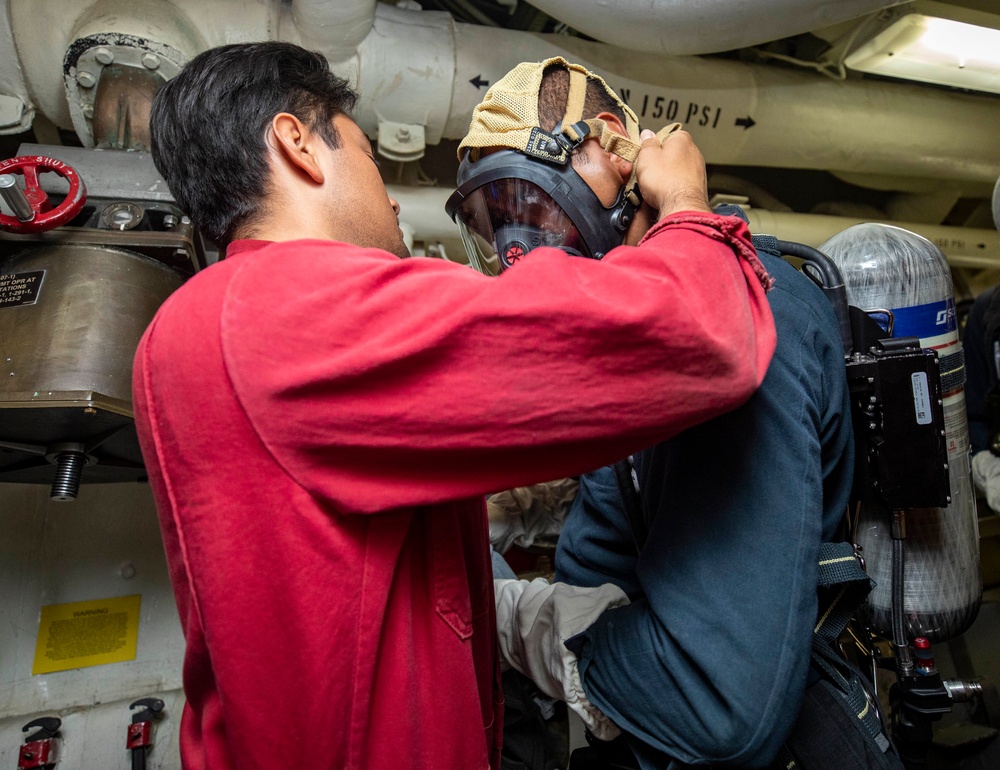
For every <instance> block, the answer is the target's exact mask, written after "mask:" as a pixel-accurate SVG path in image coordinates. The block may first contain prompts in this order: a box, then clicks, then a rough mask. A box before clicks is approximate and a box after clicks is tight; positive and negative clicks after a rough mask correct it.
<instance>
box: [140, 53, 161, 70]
mask: <svg viewBox="0 0 1000 770" xmlns="http://www.w3.org/2000/svg"><path fill="white" fill-rule="evenodd" d="M142 66H143V67H145V68H146V69H148V70H155V69H158V68H159V66H160V57H159V56H157V55H156V54H155V53H144V54H143V55H142Z"/></svg>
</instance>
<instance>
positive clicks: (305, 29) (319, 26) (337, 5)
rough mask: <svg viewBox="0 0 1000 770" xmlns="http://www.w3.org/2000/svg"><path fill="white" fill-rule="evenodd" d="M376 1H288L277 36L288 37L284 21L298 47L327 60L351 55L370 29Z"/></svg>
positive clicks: (373, 18) (335, 60)
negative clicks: (314, 52) (292, 28)
mask: <svg viewBox="0 0 1000 770" xmlns="http://www.w3.org/2000/svg"><path fill="white" fill-rule="evenodd" d="M376 4H377V2H376V0H335V1H334V2H331V0H292V4H291V7H290V8H289V9H288V16H283V17H282V20H281V22H280V26H279V37H281V38H283V39H288V38H289V37H290V30H289V28H288V20H289V19H290V21H291V23H292V24H293V25H294V26H295V30H296V32H297V33H298V40H297V41H296V42H298V43H300V44H301V45H302V46H304V47H306V48H308V49H310V50H313V51H319V52H320V53H322V54H323V55H324V56H325V57H326V58H327V59H329V60H330V62H331V63H335V62H342V61H345V60H347V59H350V58H351V57H352V56H354V54H355V52H356V51H357V50H358V46H359V45H360V44H361V41H362V40H364V39H365V38H366V37H367V36H368V34H369V33H370V32H371V30H372V24H373V22H374V21H375V6H376Z"/></svg>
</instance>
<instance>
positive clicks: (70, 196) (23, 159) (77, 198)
mask: <svg viewBox="0 0 1000 770" xmlns="http://www.w3.org/2000/svg"><path fill="white" fill-rule="evenodd" d="M39 171H54V172H55V173H57V174H59V176H61V177H63V178H64V179H65V180H66V181H67V182H69V193H67V195H66V199H65V200H64V201H63V202H62V203H60V204H59V205H58V206H56V207H55V208H52V204H51V203H50V202H49V196H48V195H46V194H45V191H44V190H43V189H42V188H41V185H39V184H38V172H39ZM14 173H18V174H22V175H23V176H24V184H25V189H24V194H25V196H26V197H27V199H28V203H30V204H31V210H32V211H34V212H35V216H34V218H33V219H30V220H28V221H27V222H22V221H21V220H20V219H18V218H17V217H9V216H6V215H5V214H0V229H2V230H7V231H8V232H12V233H40V232H43V231H45V230H52V229H53V228H56V227H60V226H61V225H64V224H66V223H67V222H69V221H70V220H71V219H72V218H73V217H75V216H76V215H77V214H79V213H80V210H81V209H82V208H83V204H84V201H86V200H87V187H86V185H84V183H83V180H82V179H80V175H79V174H77V173H76V171H74V170H73V168H72V167H70V166H68V165H66V164H65V163H63V162H62V161H61V160H56V159H55V158H47V157H45V156H44V155H21V156H19V157H16V158H10V159H8V160H4V161H0V174H14Z"/></svg>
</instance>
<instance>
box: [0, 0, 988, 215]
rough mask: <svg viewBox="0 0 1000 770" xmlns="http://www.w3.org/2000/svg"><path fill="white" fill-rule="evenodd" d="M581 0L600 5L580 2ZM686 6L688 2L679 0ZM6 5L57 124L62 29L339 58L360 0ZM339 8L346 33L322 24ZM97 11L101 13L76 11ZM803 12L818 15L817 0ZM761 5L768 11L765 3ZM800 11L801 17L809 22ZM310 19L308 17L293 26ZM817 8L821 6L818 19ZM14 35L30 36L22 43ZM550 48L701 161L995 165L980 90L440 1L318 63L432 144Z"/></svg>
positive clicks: (929, 169)
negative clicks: (816, 69) (532, 27)
mask: <svg viewBox="0 0 1000 770" xmlns="http://www.w3.org/2000/svg"><path fill="white" fill-rule="evenodd" d="M137 2H138V3H139V4H140V5H141V6H142V8H143V9H144V10H143V14H142V18H137V17H135V16H134V15H133V12H132V11H131V10H130V9H132V8H134V7H135V4H136V3H137ZM847 4H851V3H847ZM581 5H583V6H584V7H585V8H587V9H589V10H590V11H592V12H593V13H595V14H597V13H599V12H603V11H602V10H601V8H602V7H599V6H598V4H597V3H596V2H591V3H586V4H581ZM616 5H617V6H623V5H626V4H616ZM629 5H635V4H629ZM647 5H648V4H647ZM686 5H689V6H691V7H694V6H695V5H697V6H698V7H701V5H702V4H701V3H700V2H698V3H694V2H693V0H692V2H690V3H687V4H686ZM813 5H815V3H814V4H813ZM830 5H831V6H837V7H839V6H841V5H844V4H843V3H835V4H830ZM328 6H329V7H328ZM334 6H336V8H335V7H334ZM10 7H11V21H12V29H13V31H14V39H15V41H16V42H18V43H19V51H20V53H21V60H20V61H21V66H22V68H23V70H24V74H25V80H26V82H27V84H28V87H29V90H30V92H31V93H32V94H33V95H34V97H35V99H36V106H38V107H39V108H40V109H41V110H42V111H43V112H44V113H45V114H46V115H47V116H48V117H49V118H50V119H51V120H52V121H53V122H54V123H56V124H57V125H59V126H61V127H64V128H65V127H67V123H68V122H69V121H68V112H67V109H66V96H65V93H64V92H63V88H62V83H61V81H60V78H59V76H58V70H57V69H56V68H54V67H53V66H52V63H53V62H52V59H53V52H56V51H59V52H61V51H64V50H65V46H66V45H67V44H68V42H67V41H70V42H71V41H72V40H74V39H75V37H74V34H75V32H74V31H89V30H94V29H97V26H98V25H97V22H98V20H99V21H100V26H101V28H102V29H106V31H108V32H118V31H125V32H128V33H131V34H138V35H140V36H144V37H149V38H151V39H159V40H161V41H163V42H169V43H171V45H173V46H174V47H176V48H177V49H178V50H180V51H182V52H183V53H184V54H185V55H186V56H188V57H190V56H193V55H194V54H196V53H198V51H199V50H203V48H204V47H209V46H212V45H218V44H220V43H222V42H232V41H235V40H244V39H247V40H261V39H273V38H275V37H280V36H281V35H283V34H285V33H287V34H288V35H290V36H297V37H301V34H302V32H303V30H300V29H299V27H298V26H297V24H298V23H299V22H301V23H302V24H303V25H304V26H305V27H306V30H305V33H306V34H307V35H317V34H319V31H320V30H322V31H323V33H324V34H327V33H329V34H330V35H331V36H332V37H331V39H330V40H328V41H327V43H328V45H329V46H330V47H331V50H333V49H339V52H337V53H335V54H331V55H336V56H342V55H343V54H344V52H345V50H344V49H345V47H346V48H350V46H351V43H352V41H353V40H354V39H356V38H357V37H358V36H359V35H360V34H361V31H362V30H363V29H364V26H365V24H367V21H366V20H367V18H368V16H367V15H366V14H367V13H368V12H369V10H370V8H371V0H354V1H353V2H351V3H349V4H347V5H346V6H344V5H343V4H341V3H321V2H320V1H319V0H296V2H295V3H293V5H292V6H285V5H284V4H282V3H280V2H278V0H270V2H266V3H259V2H249V0H217V2H213V3H212V4H211V5H209V4H207V3H205V2H204V0H172V2H169V3H167V2H155V3H154V2H153V0H128V2H126V0H99V1H98V2H97V3H95V4H94V5H92V6H81V8H84V9H85V10H86V13H84V11H81V12H80V13H81V15H80V16H79V17H78V18H76V19H73V18H69V19H66V18H64V17H65V16H67V14H66V13H65V10H66V6H65V4H63V3H56V2H53V1H52V0H36V2H34V3H27V2H17V3H13V4H12V5H11V6H10ZM712 7H715V6H714V5H713V6H712ZM343 8H346V9H347V10H346V11H344V13H345V14H346V15H345V16H344V17H343V18H345V19H346V20H347V21H346V22H345V27H344V28H345V29H347V34H346V37H342V36H341V34H342V31H341V28H340V26H339V25H337V24H335V23H334V22H333V20H334V19H335V18H336V16H335V14H336V13H338V12H339V11H338V9H340V10H342V9H343ZM154 9H155V10H156V13H155V14H154V13H152V11H153V10H154ZM97 10H100V11H101V13H99V14H97V15H96V16H95V15H94V14H92V13H91V11H97ZM147 10H148V11H150V13H148V14H147V13H146V11H147ZM829 12H830V13H833V11H829ZM324 13H325V14H328V15H322V14H324ZM815 13H821V11H820V10H818V6H817V10H815ZM116 14H117V16H116ZM785 15H789V14H787V13H786V14H785ZM766 17H767V19H768V20H770V22H771V23H772V24H779V25H780V23H781V21H780V19H779V18H778V17H777V16H776V15H775V14H774V13H773V9H772V8H771V7H769V12H768V13H767V14H766ZM811 18H812V20H811V21H810V22H809V23H813V24H816V23H821V21H820V20H819V19H817V18H816V17H811ZM116 19H117V21H116ZM296 19H297V20H298V21H296ZM310 20H312V21H315V24H316V25H315V26H313V27H309V26H308V25H309V24H310V23H311V21H310ZM351 20H353V21H351ZM828 20H829V18H828V17H824V18H823V19H822V23H825V22H826V21H828ZM116 25H117V26H116ZM776 29H777V30H778V31H779V32H780V33H784V31H785V30H783V29H780V27H772V34H778V33H779V32H775V30H776ZM190 30H195V31H196V32H194V33H192V32H190ZM633 31H637V30H633ZM35 34H37V35H38V36H40V37H38V38H35V37H33V35H35ZM24 40H31V41H32V45H30V46H26V45H23V43H22V41H24ZM173 41H176V42H173ZM36 42H37V43H38V44H37V45H36V44H35V43H36ZM60 44H61V46H62V47H60ZM555 54H561V55H563V56H565V57H567V58H569V59H572V60H576V61H579V62H580V63H582V64H584V65H585V66H588V67H589V68H591V69H593V70H595V71H597V72H599V73H600V74H602V75H603V76H604V77H605V78H606V79H607V80H608V82H609V83H610V84H611V86H612V87H613V88H615V89H616V90H617V91H619V92H620V93H621V94H622V95H623V96H624V97H625V98H626V100H627V101H628V102H629V103H630V104H631V105H632V107H633V108H634V109H635V110H636V112H637V113H638V114H639V118H640V121H641V123H642V124H643V125H646V126H648V127H650V128H657V127H659V126H662V125H664V124H666V123H669V122H672V121H674V120H677V121H680V122H682V123H684V124H685V126H686V127H687V129H688V130H689V131H690V132H691V133H692V135H693V136H694V138H695V140H696V141H697V142H698V146H699V147H700V148H701V150H702V152H703V154H704V155H705V158H706V160H707V161H708V162H709V163H712V164H718V165H748V166H764V167H773V168H800V169H824V170H829V171H832V172H835V173H841V174H856V175H861V174H870V173H873V172H874V173H877V174H879V175H882V176H884V177H892V178H894V179H896V180H899V183H898V184H897V185H896V186H894V189H898V190H907V189H911V188H910V187H908V182H907V180H913V190H914V191H919V189H917V188H919V187H920V185H923V186H924V187H926V185H927V182H928V180H950V181H954V182H956V183H958V184H957V186H962V185H963V184H964V185H965V186H966V188H967V189H971V188H972V187H973V186H976V185H978V186H980V187H983V188H985V189H987V190H988V189H989V188H988V187H987V185H988V186H989V187H991V186H992V184H993V182H994V181H995V180H996V178H997V176H998V175H1000V133H998V132H996V131H995V128H994V126H995V125H996V122H997V118H998V112H1000V105H998V102H997V100H996V99H995V98H993V97H988V96H975V95H968V94H962V93H958V92H951V91H946V90H944V89H930V88H924V87H920V86H917V85H909V84H899V83H888V82H881V81H873V80H848V81H843V82H836V81H830V80H828V79H825V78H822V77H819V76H817V75H815V74H811V73H808V72H804V71H798V70H791V69H786V68H779V67H774V66H769V65H763V64H746V63H742V62H738V61H734V60H728V59H712V58H699V57H694V56H683V57H674V56H663V55H650V54H647V53H641V52H637V51H634V50H624V49H622V48H614V47H610V46H608V45H604V44H601V43H594V42H591V41H585V40H581V39H580V38H575V37H569V36H566V35H540V34H534V33H527V32H517V31H511V30H504V29H498V28H485V27H480V26H476V25H468V24H458V23H456V22H455V21H454V20H453V19H452V17H451V16H450V15H449V14H447V13H442V12H434V11H414V10H408V9H404V8H400V7H396V6H391V5H387V4H384V3H378V4H377V5H376V8H375V13H374V21H373V23H372V28H371V31H370V32H369V33H368V34H367V36H365V38H364V40H363V41H362V42H361V43H360V45H359V46H358V47H357V53H356V54H355V55H353V56H350V57H349V58H347V59H341V60H340V61H338V62H336V63H334V69H335V70H336V71H338V72H339V73H341V74H343V75H345V76H346V77H349V78H350V79H351V81H352V82H353V83H355V84H356V85H358V87H359V90H360V92H361V102H360V104H359V106H358V109H357V113H356V114H357V118H358V121H359V123H360V124H361V126H362V128H364V129H365V131H366V132H367V133H368V135H369V136H376V135H377V134H378V132H379V130H380V127H382V128H383V129H385V128H386V127H392V126H396V130H397V131H399V129H406V130H409V129H410V128H411V127H419V128H420V129H421V131H420V133H421V134H423V139H422V141H426V142H427V143H428V144H434V143H437V142H440V141H441V140H442V139H457V138H460V137H461V136H463V135H464V134H465V132H466V131H467V129H468V121H469V116H470V115H471V113H472V109H473V107H474V106H475V105H476V104H478V103H479V101H480V100H481V99H482V97H483V95H484V94H485V92H486V88H487V86H488V85H489V84H491V83H494V82H496V80H497V79H499V78H500V77H501V76H503V75H504V74H505V73H506V72H507V71H508V70H509V69H510V68H511V67H513V66H514V65H516V64H518V63H519V62H521V61H526V60H529V61H530V60H536V61H537V60H540V59H544V58H547V57H549V56H552V55H555ZM57 94H58V96H59V99H56V98H55V97H56V95H57ZM60 100H61V101H60ZM403 133H404V132H403V131H400V136H402V135H403ZM414 133H415V132H413V131H410V134H411V136H412V135H413V134H414ZM382 138H384V137H380V139H382ZM414 157H418V156H417V155H414ZM918 183H919V184H918ZM987 194H988V193H987ZM790 203H794V202H790Z"/></svg>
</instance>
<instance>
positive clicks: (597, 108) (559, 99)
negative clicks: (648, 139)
mask: <svg viewBox="0 0 1000 770" xmlns="http://www.w3.org/2000/svg"><path fill="white" fill-rule="evenodd" d="M568 99H569V70H567V69H566V67H565V66H564V65H562V64H559V63H556V64H550V65H549V66H548V67H546V68H545V71H544V72H543V73H542V84H541V87H540V88H539V89H538V122H539V123H541V126H540V128H542V129H544V130H546V131H552V130H553V129H554V128H555V127H556V126H557V125H559V122H560V121H561V120H562V119H563V116H564V115H565V114H566V102H567V100H568ZM602 112H610V113H611V114H612V115H614V116H615V117H616V118H618V119H619V120H620V121H621V122H622V123H624V122H625V111H624V110H623V109H622V107H621V105H620V104H619V103H618V102H617V101H616V100H615V99H614V97H613V96H612V95H611V94H609V93H608V91H607V89H606V88H604V86H603V85H601V83H600V81H598V80H594V79H593V78H591V77H588V78H587V94H586V96H585V97H584V101H583V118H584V120H587V119H590V118H594V117H597V115H598V114H600V113H602Z"/></svg>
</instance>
